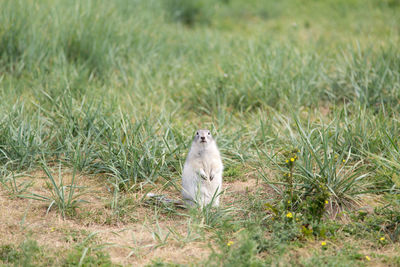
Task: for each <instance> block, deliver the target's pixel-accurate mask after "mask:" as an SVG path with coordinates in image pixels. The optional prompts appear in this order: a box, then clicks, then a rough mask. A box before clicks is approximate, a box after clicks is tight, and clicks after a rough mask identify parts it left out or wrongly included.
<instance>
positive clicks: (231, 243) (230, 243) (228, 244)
mask: <svg viewBox="0 0 400 267" xmlns="http://www.w3.org/2000/svg"><path fill="white" fill-rule="evenodd" d="M233 243H234V242H233V241H229V242H228V243H227V244H226V245H227V246H228V247H230V246H232V245H233Z"/></svg>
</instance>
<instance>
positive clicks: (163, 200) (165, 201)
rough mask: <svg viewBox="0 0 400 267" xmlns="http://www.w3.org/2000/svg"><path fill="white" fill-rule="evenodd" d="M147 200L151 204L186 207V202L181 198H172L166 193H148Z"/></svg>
mask: <svg viewBox="0 0 400 267" xmlns="http://www.w3.org/2000/svg"><path fill="white" fill-rule="evenodd" d="M145 202H146V203H147V204H151V205H165V206H175V207H177V208H181V209H185V208H186V205H185V203H184V202H183V201H181V200H175V199H170V198H168V197H166V196H165V195H156V194H154V193H147V195H146V200H145Z"/></svg>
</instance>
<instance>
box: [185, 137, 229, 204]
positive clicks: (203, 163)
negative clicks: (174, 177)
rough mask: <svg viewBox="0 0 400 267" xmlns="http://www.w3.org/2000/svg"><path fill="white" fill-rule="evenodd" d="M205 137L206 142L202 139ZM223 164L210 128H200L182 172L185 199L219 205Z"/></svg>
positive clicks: (188, 202)
mask: <svg viewBox="0 0 400 267" xmlns="http://www.w3.org/2000/svg"><path fill="white" fill-rule="evenodd" d="M202 137H204V140H205V142H201V141H202V139H201V138H202ZM222 171H223V165H222V160H221V156H220V153H219V151H218V147H217V144H216V143H215V141H214V139H213V138H212V136H211V134H210V132H209V131H208V130H198V131H197V132H196V136H195V138H194V140H193V143H192V146H191V148H190V151H189V154H188V156H187V158H186V162H185V165H184V168H183V173H182V196H183V200H184V201H185V202H186V203H187V204H189V205H193V204H194V203H198V204H199V205H201V206H204V205H207V204H209V203H210V202H211V201H212V200H213V198H214V200H213V206H218V205H219V195H220V192H221V187H222Z"/></svg>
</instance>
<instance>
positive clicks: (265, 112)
mask: <svg viewBox="0 0 400 267" xmlns="http://www.w3.org/2000/svg"><path fill="white" fill-rule="evenodd" d="M399 25H400V2H399V1H398V0H383V1H382V0H348V1H344V0H328V1H311V0H307V1H300V0H285V1H267V0H251V1H244V0H218V1H210V0H199V1H194V0H193V1H192V0H187V1H181V0H168V1H159V0H148V1H144V0H133V1H128V0H117V1H112V2H104V1H98V0H90V1H85V2H80V1H72V2H68V3H67V2H65V1H61V0H56V1H50V0H45V1H40V2H35V1H11V0H6V1H2V2H1V3H0V103H1V104H0V165H1V169H0V175H1V177H0V185H1V186H2V188H4V189H5V190H6V191H7V192H8V193H9V197H10V199H12V198H14V197H17V196H18V197H20V196H23V195H25V196H26V195H28V194H29V191H30V186H31V184H30V183H29V182H20V181H19V177H21V176H23V175H25V174H26V173H32V172H34V171H37V170H40V168H41V166H42V164H45V166H47V167H45V169H44V170H45V172H46V175H47V177H48V179H49V182H50V184H49V188H50V191H49V195H46V196H37V198H40V199H42V200H46V201H47V202H48V204H49V205H50V206H53V205H56V206H57V207H58V210H59V211H60V212H61V214H63V216H65V215H66V214H67V213H68V214H70V215H71V216H72V217H73V216H74V215H73V214H74V213H73V212H72V213H71V210H74V209H75V208H77V207H78V206H79V205H80V203H81V202H79V201H77V197H78V196H80V195H79V194H78V195H77V192H75V191H74V190H75V189H76V188H75V185H74V182H72V184H71V185H69V186H66V185H64V184H63V183H62V179H61V180H60V181H59V182H57V181H56V179H55V178H54V177H53V176H52V173H53V170H52V169H53V168H54V167H55V166H59V167H60V168H61V167H62V168H63V169H67V170H68V169H69V170H74V174H75V171H76V172H77V174H78V173H79V174H85V175H96V176H99V177H102V179H104V183H107V184H108V185H109V186H110V188H111V189H110V192H111V193H110V199H109V203H110V204H109V205H110V208H111V209H112V211H113V219H111V220H114V219H116V220H117V221H120V220H121V222H124V219H123V218H122V217H123V214H125V213H127V212H131V210H134V208H132V207H130V205H132V203H131V202H129V201H127V200H126V199H127V195H128V194H131V193H134V192H138V191H140V190H142V189H143V188H147V187H151V188H159V187H160V185H161V184H162V185H163V186H164V187H165V188H168V187H169V188H175V189H174V190H178V189H177V188H178V185H179V177H180V175H181V172H182V167H183V163H184V160H185V156H186V153H187V151H188V149H189V146H190V141H191V138H192V135H193V132H194V131H195V129H197V128H209V129H211V130H212V132H213V134H214V136H215V137H216V139H217V142H218V145H219V148H220V150H221V154H222V155H223V162H224V165H225V177H226V179H225V180H226V181H232V182H234V181H246V180H247V179H248V178H249V177H251V178H256V179H257V181H258V183H259V184H258V185H257V187H259V188H264V186H269V187H270V188H272V189H273V190H274V191H275V193H276V194H275V195H268V194H265V192H262V191H258V190H257V191H256V192H253V191H251V192H253V193H249V195H248V196H247V197H248V199H247V201H244V200H243V201H241V202H240V201H239V204H234V207H231V208H227V209H220V210H213V209H205V210H202V211H193V212H189V213H188V214H186V215H184V216H187V218H188V222H190V224H191V225H192V226H193V227H198V226H204V227H200V228H201V230H199V231H200V232H202V233H203V234H201V236H202V238H205V237H204V236H205V235H204V231H205V232H207V233H211V235H212V236H213V237H214V238H213V239H210V240H207V241H210V242H211V241H213V242H217V241H215V240H219V241H218V242H219V243H218V242H217V243H218V246H217V248H216V249H215V248H213V250H212V251H213V252H212V253H211V255H210V258H209V259H205V262H204V263H203V264H206V265H213V264H214V265H226V266H229V265H230V264H231V263H233V262H235V263H237V264H239V263H240V265H242V266H263V265H269V264H278V263H279V260H278V258H279V257H281V256H282V255H290V249H291V248H292V246H294V247H295V248H299V247H301V246H302V244H304V242H306V241H305V240H308V239H309V238H314V239H316V240H318V239H319V238H325V237H326V238H331V239H338V238H340V236H341V233H339V234H337V235H335V234H333V232H334V231H330V230H329V227H330V225H331V223H333V224H334V222H336V221H335V219H333V217H338V218H336V220H339V219H340V218H339V217H340V215H339V214H341V213H342V212H345V213H346V212H349V213H352V212H357V209H358V208H359V206H360V205H363V197H365V196H368V197H376V198H382V196H383V195H384V194H385V196H386V197H385V199H384V200H383V201H384V203H392V201H397V202H398V200H393V199H396V198H398V194H399V192H400V180H399V176H398V172H399V169H400V165H399V163H398V162H399V158H400V143H399V141H398V140H397V139H398V136H399V135H400V123H399V120H398V116H399V112H400V102H399V99H400V47H399V45H398V43H399V41H400V38H399V36H400V26H399ZM294 149H298V152H293V151H294ZM295 155H296V160H295V162H293V163H286V162H285V161H286V160H287V159H288V160H290V158H291V157H294V156H295ZM60 177H61V174H60ZM33 181H34V178H33ZM260 190H261V189H260ZM257 198H259V199H257ZM10 201H11V200H10ZM288 201H290V203H289V204H290V205H288V204H287V203H288ZM325 201H328V203H329V204H328V205H325V204H324V203H325ZM397 202H396V203H397ZM126 203H128V204H126ZM313 203H314V204H313ZM315 203H319V204H315ZM265 204H267V206H268V208H267V209H266V208H265ZM125 206H126V207H125ZM128 206H129V207H128ZM288 212H292V213H293V215H294V218H293V219H292V220H289V219H288V217H287V216H286V215H287V213H288ZM89 214H90V213H89ZM398 214H399V211H398V209H395V208H394V209H393V210H390V212H389V213H386V212H385V211H379V210H376V211H375V213H374V214H372V215H371V216H372V219H370V220H372V221H368V223H366V226H365V225H364V226H365V227H367V228H368V227H371V229H370V230H368V232H369V233H371V232H372V233H376V235H378V234H379V233H381V232H382V231H383V232H385V234H386V235H387V236H388V238H389V239H390V240H391V242H398V240H399V225H398V222H396V218H397V219H398V216H399V215H398ZM88 216H89V215H88ZM168 216H178V217H179V216H181V215H178V214H176V213H175V212H171V213H170V214H169V215H168ZM235 216H236V217H235ZM237 216H238V217H237ZM132 218H135V216H133V217H132ZM238 218H240V219H238ZM271 218H275V220H276V221H275V222H271V221H270V219H271ZM296 218H298V219H299V221H298V222H296ZM235 219H237V220H235ZM230 220H234V222H229V221H230ZM375 221H377V222H381V223H384V225H385V227H386V228H385V229H384V230H382V229H376V228H374V227H373V225H374V222H375ZM363 223H364V222H363ZM363 223H361V224H363ZM257 224H261V226H260V227H252V226H254V225H257ZM305 224H307V226H306V227H305V228H301V226H302V225H303V226H304V225H305ZM349 224H350V226H348V227H349V229H350V230H349V231H348V232H349V235H350V236H351V237H354V238H356V236H358V235H359V233H360V231H361V232H362V231H364V230H365V228H363V227H364V226H363V227H361V226H357V227H356V228H355V229H356V230H354V231H353V230H351V229H353V226H354V225H353V224H352V223H349ZM354 224H356V223H354ZM309 225H314V226H315V227H317V228H318V229H319V230H318V231H319V234H316V232H314V233H312V234H311V236H312V237H310V234H309V232H307V231H310V230H311V229H312V227H311V226H309ZM354 227H355V226H354ZM200 228H199V229H200ZM241 228H249V229H250V230H246V232H245V233H243V234H239V235H238V236H236V237H235V238H236V239H235V240H237V241H235V245H233V246H232V247H229V248H227V247H226V243H227V242H229V240H228V238H227V236H230V235H232V234H233V233H236V232H237V231H238V229H241ZM362 229H364V230H362ZM368 229H369V228H368ZM164 230H165V229H163V231H164ZM196 231H197V230H196ZM346 231H347V230H346ZM172 235H173V236H177V234H176V233H175V235H174V234H172ZM270 235H273V236H276V237H277V238H278V239H279V240H284V242H285V243H284V245H282V246H279V245H278V244H276V243H274V241H273V240H271V239H268V238H267V236H270ZM372 236H373V234H372ZM360 238H362V237H360ZM371 238H372V237H371ZM159 239H160V240H161V241H160V243H165V242H167V241H165V242H164V241H163V239H162V237H160V238H159ZM178 239H179V238H178ZM181 239H182V240H183V239H184V238H183V237H182V238H181ZM187 240H191V238H188V239H187ZM196 240H197V239H196ZM185 242H187V243H190V241H185ZM290 242H299V243H298V244H297V243H296V244H294V245H293V244H291V243H290ZM302 242H303V243H302ZM7 249H9V250H10V249H11V250H15V249H16V248H14V247H13V248H11V247H10V248H4V249H2V253H3V251H6V252H7V251H8V250H7ZM21 249H22V251H23V248H21ZM270 249H271V251H273V252H271V253H267V252H268V251H269V250H270ZM11 250H10V251H11ZM16 250H18V249H16ZM6 252H4V253H6ZM86 252H88V251H87V250H86ZM4 253H3V254H4ZM7 253H8V252H7ZM7 253H6V254H7ZM10 253H11V252H10ZM21 253H22V252H20V251H19V252H18V253H17V252H16V254H15V253H14V254H15V255H20V254H21ZM79 253H80V252H79ZM358 253H359V252H357V251H353V250H351V249H344V250H342V251H339V252H337V253H330V254H327V255H325V254H323V253H322V252H318V251H317V252H316V254H313V256H311V257H309V258H307V259H302V258H301V257H300V258H299V259H298V260H296V261H291V260H288V259H286V258H284V259H283V260H282V262H281V263H282V264H287V265H296V264H302V265H304V266H308V265H310V266H311V265H320V264H326V265H332V266H338V265H343V266H345V265H353V264H354V265H363V263H364V257H361V256H360V257H361V258H362V259H361V258H360V257H359V256H357V255H358ZM3 254H2V255H3ZM14 254H13V253H11V254H7V255H11V256H10V257H11V258H12V257H14V256H15V255H14ZM12 255H14V256H12ZM21 255H22V254H21ZM71 255H72V254H71ZM96 255H97V254H96ZM7 257H8V256H7ZM10 257H9V258H7V260H6V261H7V262H9V260H10V259H11V258H10ZM15 257H17V256H15ZM18 257H19V258H18ZM18 257H17V258H18V260H24V259H22V258H21V257H20V256H18ZM99 257H100V260H101V259H102V255H100V256H99ZM383 258H384V257H383ZM75 260H76V255H72V256H71V260H70V261H69V260H67V262H71V264H75V263H76V262H75ZM90 260H92V258H90ZM93 260H95V259H93ZM3 261H4V260H3ZM385 261H387V262H393V264H394V265H395V264H396V263H398V262H399V260H398V258H397V259H394V258H386V259H385ZM7 262H6V263H7ZM17 262H19V261H17ZM72 262H73V263H72ZM78 262H79V261H78ZM6 263H5V264H6ZM16 264H19V263H16ZM21 264H22V263H21ZM154 264H155V266H160V265H162V263H161V262H158V263H154ZM157 264H158V265H157Z"/></svg>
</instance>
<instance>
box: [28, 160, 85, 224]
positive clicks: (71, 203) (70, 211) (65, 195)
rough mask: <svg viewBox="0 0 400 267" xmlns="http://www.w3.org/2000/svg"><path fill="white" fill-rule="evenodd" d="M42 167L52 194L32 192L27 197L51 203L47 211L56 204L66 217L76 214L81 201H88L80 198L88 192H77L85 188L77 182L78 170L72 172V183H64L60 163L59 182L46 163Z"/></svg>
mask: <svg viewBox="0 0 400 267" xmlns="http://www.w3.org/2000/svg"><path fill="white" fill-rule="evenodd" d="M42 169H43V170H44V172H45V173H46V176H47V178H48V180H49V181H47V182H46V186H47V189H48V191H49V192H50V196H43V195H39V194H36V193H32V194H31V195H27V196H25V197H26V198H31V199H35V200H40V201H44V202H47V203H49V207H48V208H47V212H49V211H50V209H51V208H52V207H53V206H55V207H56V208H57V209H58V211H59V212H60V213H61V215H62V216H63V217H64V218H65V217H66V216H72V215H74V214H75V209H76V208H77V207H78V205H79V203H82V202H86V201H84V200H82V199H79V198H80V197H81V196H82V195H84V194H85V193H86V192H84V191H82V192H77V189H81V190H82V189H83V188H82V187H79V186H77V185H76V184H75V178H76V170H75V169H74V171H73V173H72V180H71V183H70V184H69V185H64V182H63V178H62V174H61V165H59V174H58V182H57V181H56V179H55V178H54V176H53V175H52V173H51V171H50V170H49V169H48V167H47V166H46V165H45V164H44V163H43V165H42Z"/></svg>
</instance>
